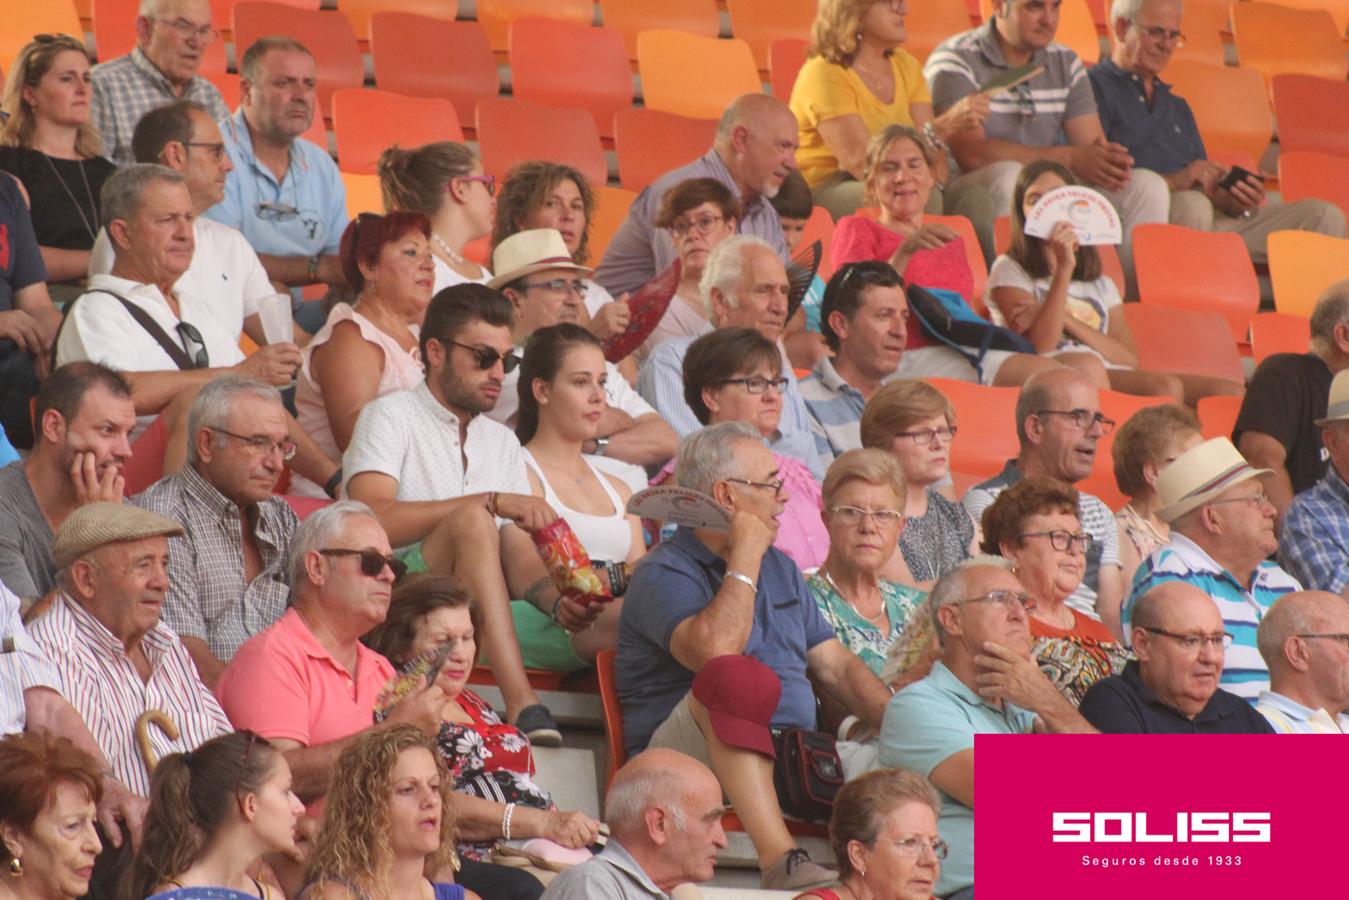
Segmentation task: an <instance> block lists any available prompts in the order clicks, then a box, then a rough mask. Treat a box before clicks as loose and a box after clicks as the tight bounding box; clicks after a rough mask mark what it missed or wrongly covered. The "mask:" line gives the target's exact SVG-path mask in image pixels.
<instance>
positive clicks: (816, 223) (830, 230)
mask: <svg viewBox="0 0 1349 900" xmlns="http://www.w3.org/2000/svg"><path fill="white" fill-rule="evenodd" d="M815 241H819V242H820V268H819V269H817V270H816V273H815V274H817V275H819V276H820V278H822V279H824V280H825V281H828V280H829V276H830V275H832V274H834V262H833V260H832V259H831V258H830V254H829V249H830V247H831V246H832V245H833V243H834V218H833V216H831V215H829V210H827V209H825V208H824V207H823V206H816V207H812V208H811V210H810V218H809V219H807V220H806V228H805V231H803V232H802V233H801V246H802V247H808V246H810V245H811V244H812V243H814V242H815Z"/></svg>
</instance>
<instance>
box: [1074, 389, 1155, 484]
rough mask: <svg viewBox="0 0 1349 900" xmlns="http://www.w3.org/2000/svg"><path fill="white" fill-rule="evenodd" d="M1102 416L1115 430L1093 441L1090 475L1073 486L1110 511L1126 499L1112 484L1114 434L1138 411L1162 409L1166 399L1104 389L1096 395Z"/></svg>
mask: <svg viewBox="0 0 1349 900" xmlns="http://www.w3.org/2000/svg"><path fill="white" fill-rule="evenodd" d="M1099 395H1100V402H1101V414H1102V415H1104V416H1105V417H1106V418H1108V419H1114V420H1115V427H1114V429H1113V430H1112V431H1111V432H1110V433H1109V434H1107V435H1105V436H1103V437H1101V438H1099V439H1097V441H1096V457H1095V459H1094V460H1093V461H1092V465H1091V474H1090V475H1088V476H1087V477H1086V478H1085V479H1084V480H1083V481H1081V482H1079V483H1078V484H1077V485H1076V487H1077V489H1078V490H1079V491H1083V492H1085V493H1088V494H1093V495H1095V496H1097V497H1099V498H1100V499H1101V500H1102V501H1103V502H1104V503H1105V505H1106V506H1108V507H1110V508H1111V509H1119V508H1120V507H1121V506H1123V505H1124V502H1125V500H1127V499H1128V498H1126V497H1125V496H1124V494H1123V493H1121V491H1120V489H1119V485H1118V484H1116V483H1115V459H1114V456H1113V455H1112V453H1111V450H1112V448H1113V447H1114V446H1115V435H1117V434H1119V430H1120V428H1121V427H1122V426H1123V425H1124V423H1125V422H1127V421H1129V418H1130V417H1131V416H1133V415H1134V413H1136V412H1138V411H1139V410H1140V409H1146V408H1147V407H1149V406H1161V405H1162V404H1164V403H1167V402H1169V400H1168V398H1166V397H1136V396H1134V395H1133V394H1124V393H1120V392H1119V391H1110V390H1103V391H1100V392H1099Z"/></svg>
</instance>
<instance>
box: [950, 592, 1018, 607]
mask: <svg viewBox="0 0 1349 900" xmlns="http://www.w3.org/2000/svg"><path fill="white" fill-rule="evenodd" d="M960 602H961V603H962V604H963V603H992V604H993V605H995V606H1001V607H1002V608H1003V609H1005V610H1009V611H1010V610H1013V609H1035V601H1034V600H1032V599H1031V597H1030V594H1027V593H1026V592H1025V591H1008V590H998V591H989V592H988V593H987V594H984V595H982V596H979V597H966V598H965V599H964V600H961V601H960Z"/></svg>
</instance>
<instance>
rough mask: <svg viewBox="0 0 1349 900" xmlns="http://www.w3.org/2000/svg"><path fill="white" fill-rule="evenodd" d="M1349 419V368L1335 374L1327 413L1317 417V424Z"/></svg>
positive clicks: (1331, 383)
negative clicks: (1321, 417)
mask: <svg viewBox="0 0 1349 900" xmlns="http://www.w3.org/2000/svg"><path fill="white" fill-rule="evenodd" d="M1346 419H1349V369H1344V370H1342V371H1341V372H1339V373H1338V374H1336V375H1335V380H1334V381H1332V382H1330V400H1329V402H1328V403H1327V404H1326V415H1325V418H1323V419H1317V420H1316V422H1315V424H1317V425H1326V424H1328V423H1330V422H1342V421H1344V420H1346Z"/></svg>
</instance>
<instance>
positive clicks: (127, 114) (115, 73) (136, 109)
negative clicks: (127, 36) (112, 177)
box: [93, 47, 230, 166]
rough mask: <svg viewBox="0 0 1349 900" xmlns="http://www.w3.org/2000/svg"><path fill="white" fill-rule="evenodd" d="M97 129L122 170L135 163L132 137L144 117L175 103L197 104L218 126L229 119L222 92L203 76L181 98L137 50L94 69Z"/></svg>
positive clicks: (105, 151)
mask: <svg viewBox="0 0 1349 900" xmlns="http://www.w3.org/2000/svg"><path fill="white" fill-rule="evenodd" d="M93 81H94V100H93V111H94V125H95V126H96V127H97V128H98V133H99V135H100V136H101V137H102V138H103V155H104V156H106V157H107V158H108V159H110V160H112V161H113V162H114V163H116V164H117V165H119V166H129V165H131V164H132V163H133V162H135V161H136V158H135V156H134V155H133V154H132V152H131V133H132V132H133V131H134V130H135V129H136V123H137V122H139V121H140V120H141V116H143V115H145V114H146V113H148V112H149V111H150V110H152V109H154V108H155V107H158V106H163V105H164V104H166V103H172V102H173V101H175V100H195V101H196V102H198V103H200V104H201V105H202V106H204V107H206V112H207V113H208V114H209V115H210V116H211V118H212V119H213V120H215V121H217V122H219V121H220V120H221V119H225V118H228V117H229V114H230V110H229V107H228V106H226V105H225V99H224V98H223V97H221V96H220V90H219V89H218V88H217V87H216V86H215V85H213V84H211V82H209V81H207V80H206V79H205V78H202V77H201V76H200V75H195V76H193V78H192V80H191V81H189V82H188V83H187V87H186V88H185V89H184V90H183V92H182V93H181V94H179V93H178V92H176V91H175V90H174V89H173V86H172V85H171V84H169V80H168V79H167V78H165V77H164V73H163V72H161V71H159V69H157V68H156V67H155V64H154V63H152V62H150V59H149V57H147V56H146V55H145V54H144V53H143V52H141V48H140V47H137V48H135V49H134V50H132V51H131V52H130V53H128V54H126V55H125V56H119V57H117V59H114V60H111V61H109V62H105V63H101V64H99V65H97V66H94V70H93Z"/></svg>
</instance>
